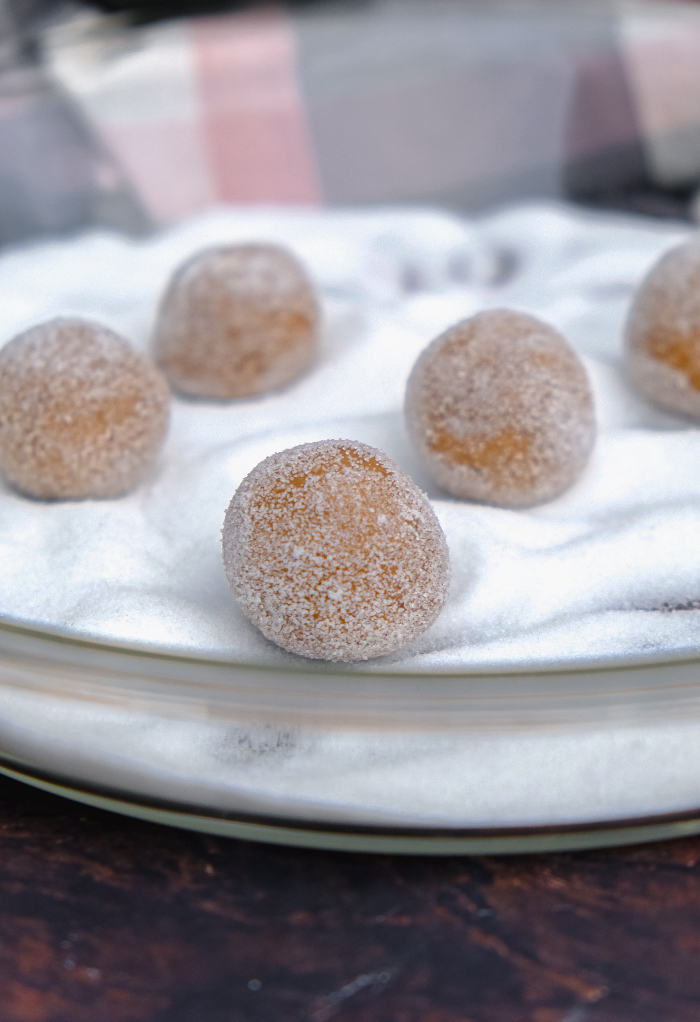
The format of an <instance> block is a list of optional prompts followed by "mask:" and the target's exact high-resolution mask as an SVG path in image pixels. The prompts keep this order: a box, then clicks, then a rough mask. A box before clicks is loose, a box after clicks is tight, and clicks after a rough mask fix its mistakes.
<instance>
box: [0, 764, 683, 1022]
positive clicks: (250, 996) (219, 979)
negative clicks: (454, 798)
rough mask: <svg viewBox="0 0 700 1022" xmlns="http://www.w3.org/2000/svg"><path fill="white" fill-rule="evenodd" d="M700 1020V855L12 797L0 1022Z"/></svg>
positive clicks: (9, 790)
mask: <svg viewBox="0 0 700 1022" xmlns="http://www.w3.org/2000/svg"><path fill="white" fill-rule="evenodd" d="M327 1019H337V1020H338V1022H345V1020H348V1022H584V1020H589V1019H590V1020H591V1022H698V1020H700V838H687V839H683V840H679V841H672V842H668V843H659V844H654V845H646V846H637V847H635V848H628V849H617V850H614V851H601V852H587V853H578V854H562V855H537V856H517V857H506V856H502V857H483V856H482V857H477V858H461V857H450V858H417V857H404V856H389V855H349V854H339V853H332V852H309V851H300V850H297V849H286V848H277V847H272V846H265V845H258V844H252V843H250V844H249V843H246V842H242V841H232V840H226V839H218V838H212V837H207V836H202V835H197V834H190V833H187V832H185V831H178V830H173V829H169V828H166V827H159V826H156V825H152V824H145V823H140V822H136V821H133V820H128V819H124V818H122V817H119V816H116V815H111V814H109V813H106V812H102V811H99V810H93V809H87V808H85V807H83V806H80V805H77V804H74V803H72V802H68V801H65V800H63V799H60V798H57V797H55V796H52V795H46V794H43V793H41V792H38V791H35V790H34V789H32V788H29V787H26V786H24V785H22V784H19V783H16V782H13V781H9V780H6V779H0V1022H263V1020H264V1022H288V1020H289V1022H297V1020H298V1022H307V1020H308V1022H325V1020H327Z"/></svg>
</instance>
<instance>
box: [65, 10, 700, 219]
mask: <svg viewBox="0 0 700 1022" xmlns="http://www.w3.org/2000/svg"><path fill="white" fill-rule="evenodd" d="M572 7H573V10H572ZM514 10H515V12H516V13H514ZM45 52H46V58H47V62H48V66H49V67H50V69H51V71H52V72H53V74H54V75H55V76H56V77H57V78H58V79H59V80H60V82H61V83H62V85H63V87H64V88H65V89H67V90H68V92H69V93H70V95H71V96H72V97H73V98H74V99H75V100H76V101H77V103H78V104H79V105H80V107H81V109H82V111H83V113H84V114H85V116H86V118H87V120H88V122H89V123H90V124H91V125H92V127H93V128H94V130H95V131H96V132H97V134H98V135H99V136H100V137H101V139H102V140H103V142H104V143H105V145H106V147H107V149H108V150H109V151H111V153H112V154H113V155H114V157H115V159H116V161H117V162H118V164H119V165H120V166H121V168H122V170H123V172H124V173H125V175H126V177H127V178H128V179H129V180H130V182H131V184H132V185H133V187H134V188H135V190H136V192H137V193H138V195H139V196H140V198H141V201H142V203H143V204H144V206H145V207H146V209H147V211H148V212H149V214H150V216H151V218H152V219H153V220H154V221H155V222H156V223H164V222H168V221H172V220H175V219H177V218H179V217H182V216H183V215H186V214H188V213H191V212H193V211H195V210H198V209H200V208H202V207H204V206H207V205H211V204H212V203H217V202H222V201H223V202H246V203H248V202H250V203H296V204H298V203H302V204H304V203H306V204H309V203H310V204H314V203H330V204H338V203H341V204H348V203H357V202H393V201H421V202H438V203H445V204H448V205H452V206H459V207H462V208H467V209H469V208H472V209H473V208H478V207H483V206H485V205H489V204H492V203H494V202H496V203H497V202H502V201H504V200H508V199H510V198H513V197H518V196H520V195H532V194H534V195H567V194H569V195H571V194H573V195H576V194H581V195H586V194H596V193H600V192H604V191H605V190H606V189H607V190H608V191H609V190H615V189H623V190H624V189H625V188H634V187H640V186H642V185H652V186H657V187H662V188H678V187H685V186H689V185H691V184H692V182H694V181H697V180H700V6H696V5H694V4H690V3H671V2H660V0H659V2H657V3H655V4H654V3H647V2H645V3H636V2H634V0H631V2H628V3H626V4H624V5H618V6H616V7H614V8H613V7H612V6H611V7H610V8H609V9H607V8H601V9H600V10H598V9H597V8H596V11H590V10H589V11H586V10H584V9H583V7H582V8H581V9H577V5H570V4H568V5H567V4H562V5H560V6H557V5H553V4H542V3H539V4H537V3H534V4H533V5H532V6H531V8H529V7H528V6H527V5H526V4H523V5H522V7H520V8H515V9H514V8H513V7H512V6H511V7H509V8H501V7H499V6H498V5H495V6H494V7H493V8H489V9H488V10H486V9H485V8H483V7H472V6H471V5H469V4H444V5H434V6H433V7H430V6H428V4H427V3H423V4H421V3H420V2H418V3H412V4H406V5H405V7H400V6H396V5H389V6H387V5H385V4H381V3H379V4H375V5H369V6H365V5H361V6H359V7H358V8H348V9H346V10H345V11H344V12H343V10H342V9H338V12H336V13H335V14H334V13H333V11H332V10H321V11H318V10H315V9H314V8H310V9H305V8H300V9H299V10H298V11H297V12H296V13H290V12H288V11H285V10H283V9H281V8H274V7H269V8H262V9H258V10H251V11H247V12H244V13H232V14H224V15H220V16H211V17H204V18H195V19H189V20H186V19H183V20H172V21H166V22H160V23H156V24H152V25H147V26H141V27H133V26H128V25H127V24H126V23H125V22H124V21H120V20H119V19H116V18H113V17H100V16H97V15H94V14H90V15H80V16H79V17H76V18H75V19H74V20H72V21H71V22H69V23H67V24H64V25H62V26H60V27H58V28H54V29H52V30H50V31H49V32H47V33H46V35H45Z"/></svg>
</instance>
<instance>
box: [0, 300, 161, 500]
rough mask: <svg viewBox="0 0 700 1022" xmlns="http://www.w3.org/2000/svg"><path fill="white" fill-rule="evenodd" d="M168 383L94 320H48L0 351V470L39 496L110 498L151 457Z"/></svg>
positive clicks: (132, 482)
mask: <svg viewBox="0 0 700 1022" xmlns="http://www.w3.org/2000/svg"><path fill="white" fill-rule="evenodd" d="M169 396H170V392H169V390H168V385H167V383H166V381H165V379H164V378H163V376H162V375H161V373H159V372H158V370H157V369H156V367H155V366H154V365H153V363H152V362H151V360H150V359H148V358H146V357H145V356H144V355H140V354H138V352H136V351H134V350H133V349H132V348H131V347H130V345H129V344H128V343H127V342H126V341H125V340H123V338H121V337H119V336H118V335H117V334H115V333H113V332H112V331H111V330H108V329H107V328H106V327H103V326H99V325H98V324H97V323H88V322H85V321H83V320H80V319H54V320H51V321H50V322H48V323H42V324H41V325H40V326H35V327H32V328H31V329H30V330H27V331H26V333H23V334H20V335H19V336H18V337H15V339H14V340H12V341H10V342H9V343H8V344H6V345H5V347H4V348H2V350H0V469H2V471H3V473H4V474H5V476H6V478H7V479H8V480H9V482H10V483H12V484H13V485H14V486H16V487H17V488H18V489H19V490H22V491H23V492H24V493H27V494H30V495H31V496H33V497H43V498H49V499H51V498H59V499H66V498H80V497H116V496H119V495H120V494H122V493H126V492H127V491H128V490H131V489H133V487H134V486H136V485H137V484H138V483H139V482H140V481H141V479H142V478H143V476H144V475H145V473H146V472H147V471H148V469H149V467H150V465H151V463H152V462H153V460H154V458H155V456H156V454H157V452H158V449H159V447H160V445H161V442H162V440H163V436H164V434H165V429H166V425H167V420H168V402H169Z"/></svg>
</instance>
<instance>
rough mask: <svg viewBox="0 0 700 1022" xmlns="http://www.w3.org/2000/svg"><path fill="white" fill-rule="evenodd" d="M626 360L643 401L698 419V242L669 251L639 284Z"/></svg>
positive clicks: (627, 333) (699, 249)
mask: <svg viewBox="0 0 700 1022" xmlns="http://www.w3.org/2000/svg"><path fill="white" fill-rule="evenodd" d="M625 359H626V364H627V371H628V373H629V375H630V378H631V379H632V382H633V383H634V384H635V386H636V387H637V388H638V389H639V390H640V391H641V392H642V393H643V394H644V395H646V397H648V398H651V400H652V401H655V402H656V403H657V404H659V405H663V406H664V407H665V408H670V409H672V410H673V411H679V412H685V413H686V414H687V415H693V416H694V417H695V418H698V419H700V242H698V241H691V242H687V243H686V244H684V245H679V246H678V247H677V248H674V249H672V250H671V251H670V252H668V253H667V254H666V255H665V256H663V258H662V259H661V260H660V261H659V262H658V263H657V264H656V265H655V266H654V267H653V269H652V270H651V272H650V273H649V274H648V276H647V277H646V279H645V280H644V281H643V282H642V285H641V287H640V288H639V291H638V293H637V297H636V300H635V302H634V305H633V306H632V310H631V312H630V315H629V319H628V321H627V330H626V345H625Z"/></svg>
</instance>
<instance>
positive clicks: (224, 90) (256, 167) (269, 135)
mask: <svg viewBox="0 0 700 1022" xmlns="http://www.w3.org/2000/svg"><path fill="white" fill-rule="evenodd" d="M189 31H190V33H191V38H192V40H193V45H194V68H195V74H196V78H197V83H196V84H197V91H198V96H199V101H200V104H201V107H200V112H199V116H200V122H201V130H202V135H203V139H204V144H205V147H206V150H207V156H208V162H209V164H210V171H211V176H212V180H213V182H214V187H215V190H216V193H217V195H216V198H218V199H219V200H221V201H228V202H285V203H286V202H289V203H296V202H298V203H317V202H319V201H320V198H321V189H320V185H319V180H318V174H317V172H316V166H315V159H314V155H313V148H312V143H311V137H310V134H309V129H308V125H307V121H306V115H305V111H304V106H303V102H302V98H301V95H300V92H299V88H298V84H297V77H296V59H295V58H296V54H295V45H294V34H293V31H292V27H291V25H290V23H289V21H288V19H287V18H286V16H285V15H284V13H283V12H282V11H277V10H276V9H274V8H271V9H268V10H264V11H251V12H246V13H242V14H233V15H228V16H225V17H212V18H200V19H197V20H195V21H193V22H191V23H190V26H189Z"/></svg>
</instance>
